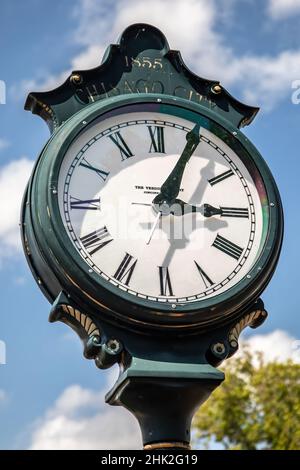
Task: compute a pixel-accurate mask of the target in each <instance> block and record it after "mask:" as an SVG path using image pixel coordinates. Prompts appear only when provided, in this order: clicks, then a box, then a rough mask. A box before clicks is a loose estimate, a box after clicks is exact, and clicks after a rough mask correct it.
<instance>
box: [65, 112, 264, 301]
mask: <svg viewBox="0 0 300 470" xmlns="http://www.w3.org/2000/svg"><path fill="white" fill-rule="evenodd" d="M164 109H165V111H164ZM172 109H174V112H172ZM188 116H189V115H188V113H187V114H186V116H185V115H183V114H182V113H181V115H180V113H179V112H176V107H174V106H168V107H165V108H163V107H161V108H158V107H155V105H153V104H148V105H147V104H140V105H132V106H126V107H123V108H119V109H117V110H115V111H114V112H110V113H109V114H106V115H104V116H102V117H101V118H99V119H97V120H95V121H93V122H92V123H91V124H89V125H88V126H86V128H85V129H84V130H83V131H82V132H81V133H80V134H79V135H78V136H77V138H76V139H75V141H73V143H72V145H71V146H70V147H69V148H68V150H67V152H66V154H65V156H64V159H63V161H62V163H61V167H60V172H59V180H58V201H59V209H60V215H61V218H62V221H63V224H64V227H65V230H66V231H67V233H68V235H69V238H70V241H71V243H72V244H73V247H74V248H75V250H76V251H77V252H78V253H79V254H80V256H81V258H82V259H83V260H84V261H85V263H86V267H87V273H88V272H90V273H93V274H94V273H96V275H97V276H99V279H101V281H102V283H103V282H104V283H107V285H108V286H109V285H110V286H112V285H113V286H115V288H117V289H118V290H116V292H120V295H122V293H123V292H124V291H126V292H127V293H129V294H131V299H132V301H133V302H134V301H135V299H137V298H142V299H144V300H145V301H147V300H148V301H155V302H157V303H161V304H162V303H172V304H177V303H179V304H180V303H184V304H186V303H193V302H199V301H201V300H203V299H211V298H213V297H215V296H217V295H219V294H221V293H224V292H225V291H227V290H228V289H230V288H232V287H233V286H235V285H236V284H237V283H239V282H240V281H241V280H242V279H243V278H245V277H246V276H247V275H248V276H249V274H248V273H249V271H250V270H251V268H252V267H253V265H254V263H255V261H256V260H257V258H258V256H259V255H260V253H261V251H262V248H263V245H264V242H265V238H266V231H267V228H268V214H267V211H266V210H265V209H264V207H265V206H266V195H265V190H264V184H263V182H262V179H261V177H260V175H259V172H258V170H257V168H256V167H255V166H254V164H253V162H252V160H251V159H250V158H247V156H245V152H244V154H241V155H239V154H238V153H237V152H236V151H235V150H234V148H233V146H230V145H229V144H228V143H226V138H225V137H224V136H225V135H226V132H225V131H224V135H221V134H220V132H218V133H217V132H216V131H215V127H214V125H213V123H212V121H210V120H209V119H208V118H201V116H200V115H199V118H198V120H197V121H196V120H194V119H189V118H188ZM197 125H198V127H197ZM191 133H193V135H194V137H195V136H196V137H195V139H196V144H195V145H194V147H193V148H191V145H190V146H189V137H190V136H191ZM217 134H218V135H217ZM187 147H188V149H187ZM184 149H185V153H184V152H183V151H184ZM183 153H184V155H185V157H182V155H183ZM183 159H184V162H183ZM178 162H179V164H178V165H177V167H176V164H177V163H178ZM182 162H183V164H182ZM180 164H181V166H180ZM179 167H180V168H181V170H182V171H181V170H180V168H179ZM174 168H177V170H178V168H179V173H180V171H181V173H180V177H178V174H179V173H178V171H177V173H176V175H175V179H174V185H173V186H172V183H170V178H169V180H168V177H169V175H170V174H171V173H172V171H174ZM174 174H175V173H172V175H174ZM178 178H179V179H178ZM167 180H168V184H167V186H168V191H169V192H168V194H169V198H167V197H166V194H167V192H166V191H165V192H164V191H163V188H164V183H166V181H167ZM176 185H177V190H176ZM155 198H156V199H155ZM158 200H160V203H159V204H158V203H157V201H158Z"/></svg>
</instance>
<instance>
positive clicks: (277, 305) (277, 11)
mask: <svg viewBox="0 0 300 470" xmlns="http://www.w3.org/2000/svg"><path fill="white" fill-rule="evenodd" d="M150 3H151V8H150ZM136 22H145V23H149V24H153V25H154V26H157V27H158V28H160V29H161V30H162V31H163V33H164V34H165V35H166V36H167V39H168V41H169V44H170V46H171V48H172V49H179V50H180V51H181V54H182V56H183V59H184V61H185V63H186V64H187V65H188V67H189V68H190V69H192V70H193V71H194V72H195V73H197V74H198V75H200V76H202V77H205V78H209V79H215V80H220V82H221V83H222V85H223V86H225V88H227V90H228V91H229V92H230V93H231V94H232V95H233V96H235V97H236V98H238V99H240V100H242V101H244V102H246V103H247V104H249V105H254V106H260V108H261V110H260V113H259V115H258V116H257V117H256V119H255V121H254V122H253V123H252V124H251V126H249V127H247V128H245V129H244V130H243V132H244V133H245V134H246V135H247V136H248V137H249V138H250V139H251V140H252V142H253V143H254V144H255V146H256V147H257V148H258V149H259V151H260V152H261V153H262V155H263V156H264V158H265V160H266V161H267V163H268V165H269V167H270V168H271V171H272V173H273V175H274V177H275V179H276V181H277V184H278V187H279V190H280V193H281V196H282V201H283V206H284V212H285V238H284V244H283V249H282V254H281V258H280V261H279V264H278V267H277V270H276V273H275V275H274V277H273V279H272V281H271V283H270V284H269V286H268V287H267V289H266V291H265V292H264V294H263V296H262V298H263V300H264V302H265V306H266V308H267V310H268V312H269V317H268V319H267V321H266V322H265V324H264V325H263V326H262V327H260V328H259V330H256V331H255V330H250V329H248V330H245V332H244V334H243V338H244V341H249V342H250V344H251V345H252V346H253V348H256V349H260V350H262V351H264V353H265V356H266V358H267V359H272V358H274V357H278V358H279V359H286V358H288V357H292V358H294V359H295V360H299V354H298V353H299V350H300V311H299V306H298V295H296V294H297V292H298V288H299V287H298V286H299V275H298V270H299V264H300V259H299V241H298V240H299V232H300V217H299V174H300V161H299V148H298V147H299V129H300V91H299V90H300V40H299V28H300V0H152V1H151V2H149V0H111V1H107V0H73V1H72V2H70V1H67V0H59V1H58V0H53V1H52V2H48V1H46V0H26V1H24V2H20V1H17V0H0V285H1V307H0V362H6V363H5V364H0V449H28V448H31V449H87V448H90V449H106V448H110V449H112V448H117V449H118V448H123V449H126V448H140V446H141V439H140V434H139V430H138V427H137V424H136V422H135V421H134V419H133V418H132V417H131V416H130V415H129V413H128V412H127V411H125V410H122V409H120V408H117V407H109V406H108V405H105V404H104V394H105V392H106V391H108V390H109V388H110V387H111V385H112V384H113V383H114V379H115V377H116V371H115V370H112V371H108V372H104V371H99V370H97V369H96V367H95V366H94V363H93V362H92V361H87V360H86V359H83V356H82V345H81V343H80V341H79V339H78V338H77V337H76V336H75V333H73V332H72V331H71V330H69V329H68V327H66V326H65V325H63V324H60V323H54V324H49V323H48V314H49V310H50V305H49V304H48V302H47V300H46V299H45V298H44V297H43V295H42V293H41V292H40V290H39V289H38V287H37V286H36V284H35V282H34V280H33V278H32V276H31V273H30V271H29V268H28V267H27V265H26V261H25V259H24V255H23V253H22V249H21V243H20V237H19V226H18V223H19V210H20V203H21V199H22V195H23V192H24V188H25V185H26V183H27V181H28V178H29V176H30V172H31V169H32V166H33V163H34V162H35V160H36V159H37V157H38V155H39V152H40V151H41V149H42V146H43V145H44V143H45V142H46V141H47V139H48V138H49V131H48V128H47V126H46V125H45V123H44V122H43V121H42V120H41V119H40V118H39V117H37V116H33V115H32V114H30V113H29V112H25V111H24V109H23V107H24V102H25V99H26V96H27V94H28V92H29V91H40V90H48V89H51V88H53V87H55V86H57V85H59V84H61V83H62V82H63V81H64V80H65V79H66V78H67V76H68V75H69V74H70V71H71V70H73V69H87V68H91V67H95V66H97V65H98V64H99V63H100V61H101V58H102V54H103V52H104V50H105V48H106V46H107V45H109V44H110V43H114V42H116V40H117V38H118V36H119V35H120V34H121V33H122V31H123V30H124V29H125V28H126V27H127V26H128V25H130V24H132V23H136ZM4 84H5V87H4ZM4 88H5V90H4ZM4 91H5V93H4ZM5 350H6V360H5V361H4V359H5V358H4V354H3V353H4V352H5ZM1 352H2V357H1Z"/></svg>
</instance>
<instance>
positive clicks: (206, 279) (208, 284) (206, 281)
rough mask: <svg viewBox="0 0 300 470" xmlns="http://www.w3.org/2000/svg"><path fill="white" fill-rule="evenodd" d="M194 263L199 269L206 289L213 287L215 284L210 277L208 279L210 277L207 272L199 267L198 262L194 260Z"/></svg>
mask: <svg viewBox="0 0 300 470" xmlns="http://www.w3.org/2000/svg"><path fill="white" fill-rule="evenodd" d="M194 263H195V265H196V267H197V269H198V272H199V274H200V276H201V279H202V281H203V283H204V285H205V287H206V289H208V287H211V286H212V285H213V284H214V282H213V281H212V280H211V279H210V277H208V275H207V274H206V272H205V271H203V269H202V268H201V267H200V266H199V264H198V263H197V261H195V260H194Z"/></svg>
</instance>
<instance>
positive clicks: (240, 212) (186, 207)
mask: <svg viewBox="0 0 300 470" xmlns="http://www.w3.org/2000/svg"><path fill="white" fill-rule="evenodd" d="M131 204H133V205H136V206H148V207H152V206H153V204H146V203H143V202H132V203H131ZM194 212H199V213H200V214H202V215H203V216H204V217H213V216H214V215H220V216H221V217H222V216H227V217H234V216H236V217H243V218H244V217H245V218H248V209H236V208H232V207H219V208H217V207H214V206H211V205H210V204H202V205H201V206H195V205H193V204H189V203H187V202H184V201H182V200H181V199H175V200H174V202H173V203H172V204H170V205H169V204H166V203H165V204H161V205H160V210H159V212H158V214H159V215H170V214H172V215H175V216H182V215H186V214H190V213H194Z"/></svg>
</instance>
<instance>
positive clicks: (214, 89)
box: [211, 85, 222, 95]
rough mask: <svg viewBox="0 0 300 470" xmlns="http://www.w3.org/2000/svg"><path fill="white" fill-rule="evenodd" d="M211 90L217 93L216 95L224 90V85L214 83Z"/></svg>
mask: <svg viewBox="0 0 300 470" xmlns="http://www.w3.org/2000/svg"><path fill="white" fill-rule="evenodd" d="M211 91H212V92H213V93H214V94H215V95H218V94H219V93H221V92H222V87H221V85H213V86H212V87H211Z"/></svg>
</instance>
